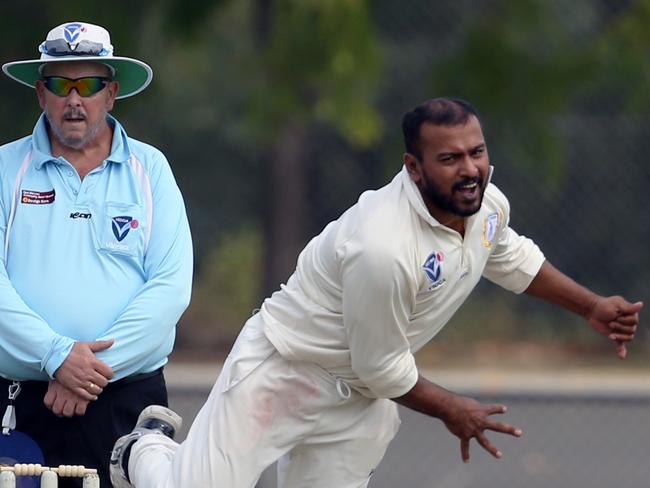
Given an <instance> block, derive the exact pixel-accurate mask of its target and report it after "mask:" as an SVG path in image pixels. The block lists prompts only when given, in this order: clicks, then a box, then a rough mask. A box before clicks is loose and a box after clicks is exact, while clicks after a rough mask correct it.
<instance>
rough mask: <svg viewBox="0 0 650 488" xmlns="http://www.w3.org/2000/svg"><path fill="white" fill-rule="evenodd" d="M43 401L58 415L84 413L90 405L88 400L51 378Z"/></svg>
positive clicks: (68, 415) (69, 415)
mask: <svg viewBox="0 0 650 488" xmlns="http://www.w3.org/2000/svg"><path fill="white" fill-rule="evenodd" d="M43 403H44V404H45V406H46V407H47V408H49V409H50V410H52V413H54V415H56V416H57V417H72V416H74V415H83V414H85V413H86V407H88V403H89V402H88V400H84V399H83V398H81V397H80V396H79V395H75V394H74V393H73V392H71V391H70V390H68V389H67V388H66V387H65V386H63V385H62V384H61V383H59V382H58V381H56V380H50V383H49V385H48V386H47V393H46V394H45V397H44V398H43Z"/></svg>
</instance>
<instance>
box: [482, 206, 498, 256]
mask: <svg viewBox="0 0 650 488" xmlns="http://www.w3.org/2000/svg"><path fill="white" fill-rule="evenodd" d="M498 227H499V213H498V212H493V213H491V214H490V215H488V216H487V217H486V218H485V221H484V222H483V245H484V246H485V247H487V248H488V249H490V248H491V247H492V241H494V236H495V235H496V233H497V229H498Z"/></svg>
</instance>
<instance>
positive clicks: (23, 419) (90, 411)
mask: <svg viewBox="0 0 650 488" xmlns="http://www.w3.org/2000/svg"><path fill="white" fill-rule="evenodd" d="M9 385H11V381H8V380H5V379H3V378H0V416H1V415H2V414H4V411H5V408H6V406H7V403H8V388H9ZM20 386H21V392H20V394H19V395H18V398H16V400H15V401H14V405H15V408H16V430H17V431H20V432H24V433H25V434H27V435H29V436H30V437H31V438H32V439H34V440H35V441H36V443H37V444H38V445H39V446H40V448H41V450H42V451H43V455H44V458H45V465H46V466H59V465H61V464H72V465H84V466H86V467H87V468H97V469H98V470H99V477H100V486H101V487H102V488H110V487H111V486H112V485H111V482H110V476H109V473H108V463H109V460H110V456H111V450H112V449H113V444H114V443H115V441H116V440H117V438H118V437H120V436H122V435H124V434H126V433H128V432H130V431H131V430H132V429H133V427H134V426H135V423H136V421H137V419H138V415H139V414H140V412H141V411H142V409H143V408H145V407H146V406H148V405H153V404H155V405H164V406H167V388H166V385H165V378H164V376H163V373H162V368H161V369H160V370H158V371H156V372H155V373H146V374H143V375H135V376H131V377H128V378H124V379H122V380H119V381H116V382H114V383H110V384H109V385H108V386H107V387H106V388H104V391H103V392H102V393H101V394H100V395H99V398H98V400H96V401H94V402H90V404H89V405H88V408H87V409H86V414H85V415H83V416H81V417H79V416H75V417H72V418H61V417H57V416H56V415H54V414H53V413H52V411H51V410H49V409H48V408H47V407H45V405H44V404H43V398H44V397H45V393H46V392H47V382H44V381H23V382H21V384H20ZM81 486H82V479H81V478H59V488H81Z"/></svg>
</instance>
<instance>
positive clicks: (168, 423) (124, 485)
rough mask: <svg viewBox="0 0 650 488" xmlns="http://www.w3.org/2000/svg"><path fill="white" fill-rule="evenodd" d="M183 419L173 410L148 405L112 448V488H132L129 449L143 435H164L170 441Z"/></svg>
mask: <svg viewBox="0 0 650 488" xmlns="http://www.w3.org/2000/svg"><path fill="white" fill-rule="evenodd" d="M182 423H183V419H182V418H181V417H180V415H178V414H177V413H176V412H174V411H173V410H170V409H168V408H166V407H161V406H160V405H149V406H148V407H147V408H145V409H144V410H143V411H142V412H141V413H140V416H139V417H138V421H137V422H136V424H135V427H134V428H133V430H132V431H131V432H129V433H128V434H126V435H123V436H122V437H120V438H119V439H118V440H117V441H116V442H115V446H114V447H113V451H112V452H111V461H110V474H111V483H113V487H114V488H134V487H133V485H132V484H131V481H130V480H129V456H130V455H131V447H132V446H133V444H134V443H135V442H136V441H137V440H138V439H140V437H142V436H143V435H149V434H156V435H166V436H167V437H169V438H170V439H173V438H174V435H176V433H177V432H178V431H179V430H180V428H181V425H182Z"/></svg>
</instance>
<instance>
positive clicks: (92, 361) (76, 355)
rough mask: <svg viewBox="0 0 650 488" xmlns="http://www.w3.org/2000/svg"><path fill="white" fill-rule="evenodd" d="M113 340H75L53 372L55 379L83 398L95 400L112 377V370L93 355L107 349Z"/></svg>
mask: <svg viewBox="0 0 650 488" xmlns="http://www.w3.org/2000/svg"><path fill="white" fill-rule="evenodd" d="M112 345H113V340H112V339H111V340H104V341H93V342H75V343H74V345H73V346H72V350H71V351H70V354H68V357H67V358H65V361H63V363H61V366H59V369H57V370H56V372H55V373H54V377H55V378H56V380H57V381H58V382H59V383H61V385H63V386H65V387H66V388H68V389H69V390H70V391H71V392H72V393H74V394H76V395H78V396H80V397H81V398H83V399H84V400H96V399H97V395H98V394H99V393H100V392H101V390H102V389H103V388H104V387H106V385H107V384H108V380H110V379H111V378H112V377H113V370H112V369H111V368H110V366H108V365H107V364H106V363H104V362H103V361H100V360H99V359H97V357H96V356H95V353H96V352H99V351H103V350H105V349H108V348H109V347H111V346H112Z"/></svg>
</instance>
